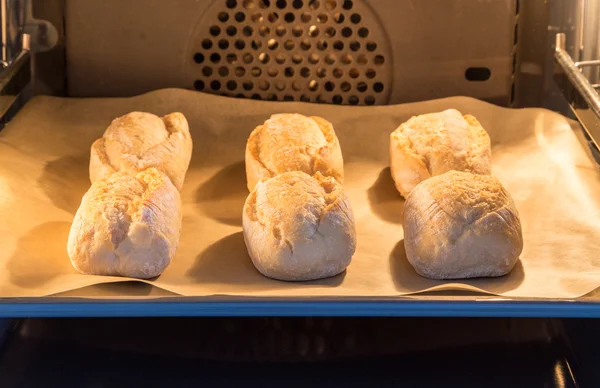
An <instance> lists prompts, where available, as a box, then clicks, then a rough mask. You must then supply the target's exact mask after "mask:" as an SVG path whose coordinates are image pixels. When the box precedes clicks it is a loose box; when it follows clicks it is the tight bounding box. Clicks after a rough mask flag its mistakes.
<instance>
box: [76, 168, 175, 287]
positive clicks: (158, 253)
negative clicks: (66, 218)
mask: <svg viewBox="0 0 600 388" xmlns="http://www.w3.org/2000/svg"><path fill="white" fill-rule="evenodd" d="M180 230H181V204H180V199H179V191H177V189H176V188H175V186H173V184H172V183H171V181H170V180H169V178H167V177H166V176H165V175H163V174H162V173H160V172H159V171H158V170H156V169H154V168H150V169H147V170H145V171H142V172H140V173H137V174H132V173H130V172H127V171H122V172H117V173H115V174H112V175H110V176H109V177H107V178H105V179H102V180H98V181H96V182H94V183H93V184H92V187H91V188H90V189H89V190H88V192H87V193H86V194H85V195H84V196H83V200H82V201H81V206H80V207H79V209H78V210H77V213H76V214H75V219H74V220H73V225H72V226H71V232H70V234H69V242H68V245H67V252H68V254H69V257H70V258H71V263H72V264H73V266H74V267H75V269H76V270H78V271H79V272H81V273H84V274H92V275H114V276H127V277H133V278H141V279H148V278H152V277H155V276H158V275H160V274H161V273H162V272H163V271H164V269H165V268H166V267H167V266H168V265H169V263H170V262H171V259H172V258H173V255H174V254H175V250H176V249H177V244H178V242H179V233H180Z"/></svg>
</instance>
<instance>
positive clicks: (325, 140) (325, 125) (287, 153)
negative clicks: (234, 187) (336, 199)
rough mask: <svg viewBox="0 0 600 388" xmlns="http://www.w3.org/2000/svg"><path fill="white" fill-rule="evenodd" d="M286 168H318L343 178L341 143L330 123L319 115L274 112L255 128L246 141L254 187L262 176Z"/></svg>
mask: <svg viewBox="0 0 600 388" xmlns="http://www.w3.org/2000/svg"><path fill="white" fill-rule="evenodd" d="M287 171H303V172H305V173H307V174H309V175H311V176H312V175H314V174H315V173H316V172H317V171H318V172H320V173H321V174H322V175H324V176H331V177H333V178H335V179H336V180H337V181H338V182H340V183H343V180H344V161H343V159H342V150H341V148H340V143H339V142H338V138H337V136H336V135H335V132H334V130H333V126H332V125H331V123H330V122H329V121H327V120H325V119H322V118H320V117H315V116H313V117H306V116H303V115H300V114H295V113H294V114H290V113H283V114H275V115H272V116H271V118H270V119H269V120H267V121H265V123H264V124H263V125H259V126H258V127H256V128H255V129H254V131H252V134H250V137H249V138H248V143H247V144H246V178H247V181H248V190H250V191H252V190H253V189H254V186H256V183H258V181H260V180H261V179H262V178H271V177H274V176H275V175H277V174H281V173H283V172H287Z"/></svg>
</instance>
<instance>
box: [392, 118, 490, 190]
mask: <svg viewBox="0 0 600 388" xmlns="http://www.w3.org/2000/svg"><path fill="white" fill-rule="evenodd" d="M491 155H492V152H491V145H490V138H489V136H488V134H487V132H486V131H485V129H483V128H482V127H481V124H479V122H478V121H477V119H476V118H475V117H473V116H470V115H465V116H463V115H462V114H461V113H460V112H459V111H457V110H456V109H448V110H445V111H443V112H439V113H429V114H425V115H421V116H416V117H413V118H411V119H410V120H408V121H407V122H405V123H403V124H402V125H400V126H399V127H398V129H396V130H395V131H394V132H393V133H392V134H391V136H390V163H391V170H392V178H393V179H394V182H395V184H396V188H397V189H398V191H399V192H400V194H402V196H403V197H405V198H406V196H407V195H408V194H409V193H410V192H411V190H412V189H413V188H414V187H415V186H416V185H418V184H419V182H421V181H424V180H425V179H428V178H430V177H432V176H436V175H440V174H443V173H445V172H448V171H450V170H456V171H467V172H471V173H474V174H490V173H491V170H492V168H491V157H492V156H491Z"/></svg>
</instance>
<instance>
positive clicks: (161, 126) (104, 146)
mask: <svg viewBox="0 0 600 388" xmlns="http://www.w3.org/2000/svg"><path fill="white" fill-rule="evenodd" d="M191 157H192V138H191V136H190V129H189V127H188V122H187V120H186V119H185V116H184V115H183V114H181V113H171V114H168V115H166V116H164V117H162V118H160V117H158V116H155V115H153V114H151V113H143V112H131V113H128V114H126V115H125V116H122V117H119V118H116V119H114V120H113V122H112V123H111V124H110V125H109V126H108V128H107V129H106V131H105V132H104V136H102V137H101V138H100V139H98V140H96V141H95V142H94V144H92V150H91V156H90V179H91V181H92V183H94V182H96V181H97V180H99V179H103V178H106V177H107V176H109V175H111V174H114V173H115V172H117V171H132V172H140V171H144V170H145V169H147V168H150V167H155V168H156V169H158V170H159V171H161V172H163V173H164V174H166V175H167V176H168V177H169V179H171V182H172V183H173V185H175V187H176V188H177V190H181V186H182V185H183V181H184V179H185V173H186V172H187V169H188V166H189V164H190V159H191Z"/></svg>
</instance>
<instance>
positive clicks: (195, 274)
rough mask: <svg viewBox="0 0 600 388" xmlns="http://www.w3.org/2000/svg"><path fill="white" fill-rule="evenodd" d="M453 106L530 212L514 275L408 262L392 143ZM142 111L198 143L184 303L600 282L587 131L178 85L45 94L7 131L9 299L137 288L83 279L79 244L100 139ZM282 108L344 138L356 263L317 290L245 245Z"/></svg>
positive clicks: (4, 276)
mask: <svg viewBox="0 0 600 388" xmlns="http://www.w3.org/2000/svg"><path fill="white" fill-rule="evenodd" d="M447 108H456V109H458V110H460V111H461V112H463V113H465V114H466V113H470V114H473V115H475V116H476V117H477V118H478V119H479V121H480V122H481V123H482V125H483V126H484V128H485V129H486V130H487V131H488V133H489V134H490V137H491V139H492V143H493V151H492V154H493V173H494V174H495V175H496V176H497V177H498V178H499V179H500V180H501V181H502V183H503V184H504V185H505V187H506V188H507V189H508V190H509V191H510V192H511V194H512V196H513V198H514V200H515V202H516V204H517V208H518V209H519V213H520V215H521V222H522V224H523V235H524V245H525V247H524V250H523V254H522V255H521V260H520V261H519V263H518V264H517V266H516V267H515V269H514V270H513V271H512V272H511V273H510V275H508V276H505V277H501V278H495V279H475V280H464V281H447V282H444V281H434V280H428V279H425V278H422V277H420V276H419V275H417V274H416V273H415V271H414V270H413V269H412V267H411V266H410V265H409V263H408V262H407V260H406V254H405V251H404V245H403V240H402V238H403V235H402V226H401V218H402V208H403V200H402V198H401V197H400V196H399V195H398V194H397V192H396V190H395V189H394V186H393V183H392V179H391V177H390V171H389V167H388V166H389V162H388V147H389V134H390V133H391V132H392V131H393V130H394V129H395V128H396V127H397V126H398V125H399V124H400V123H402V122H403V121H405V120H407V119H409V118H410V117H411V116H413V115H417V114H423V113H429V112H436V111H441V110H444V109H447ZM134 110H138V111H147V112H152V113H155V114H158V115H164V114H167V113H170V112H174V111H180V112H183V113H184V114H185V116H186V117H187V119H188V120H189V122H190V128H191V131H192V137H193V140H194V153H193V157H192V163H191V166H190V170H189V171H188V174H187V178H186V181H185V185H184V187H183V190H182V201H183V231H182V235H181V240H180V244H179V248H178V249H177V254H176V256H175V258H174V260H173V262H172V264H171V266H170V267H169V268H168V269H167V270H166V271H165V272H164V273H163V275H162V276H160V277H159V278H157V279H154V280H150V281H148V282H147V283H150V284H152V285H154V286H156V287H159V288H162V289H164V290H168V291H170V292H172V293H176V294H180V295H184V296H211V295H232V296H281V297H334V298H335V297H340V298H344V297H390V296H398V295H405V294H411V293H418V292H423V291H431V290H462V291H465V290H468V291H480V292H483V293H488V294H496V295H503V296H511V297H542V298H572V297H578V296H581V295H583V294H586V293H588V292H590V291H592V290H594V289H595V288H597V287H599V286H600V214H599V208H600V207H599V203H600V179H599V178H600V177H599V172H598V168H597V166H595V165H594V163H593V161H592V159H591V158H590V156H589V154H588V150H587V148H586V146H585V145H584V144H583V143H582V142H581V141H580V138H579V137H580V136H581V135H580V134H579V129H578V128H571V126H570V122H569V121H568V120H566V119H565V118H564V117H562V116H560V115H558V114H555V113H552V112H550V111H547V110H542V109H522V110H511V109H505V108H499V107H496V106H492V105H489V104H487V103H484V102H481V101H477V100H474V99H470V98H462V97H455V98H446V99H442V100H436V101H428V102H421V103H412V104H405V105H396V106H381V107H348V106H333V105H316V104H305V103H296V102H289V103H288V102H261V101H252V100H240V99H230V98H226V97H218V96H211V95H206V94H201V93H196V92H192V91H184V90H173V89H170V90H161V91H156V92H152V93H149V94H145V95H142V96H138V97H133V98H110V99H108V98H106V99H68V98H57V97H43V96H40V97H35V98H34V99H33V100H32V101H31V102H29V103H28V104H27V105H26V106H25V107H24V108H23V110H22V111H21V112H20V113H19V114H18V115H17V117H16V118H15V119H14V120H13V121H12V122H10V123H9V124H8V126H7V127H6V128H5V129H4V130H3V131H2V132H0V214H1V217H2V220H1V222H0V236H1V237H0V246H1V247H2V250H1V251H0V297H14V296H45V295H51V294H55V293H59V292H65V291H69V290H74V289H77V288H82V287H87V286H90V285H93V284H101V283H111V282H122V281H125V280H130V279H125V278H117V277H100V276H86V275H80V274H78V273H76V272H75V270H74V269H73V268H72V266H71V263H70V261H69V258H68V257H67V251H66V245H67V236H68V233H69V228H70V226H71V222H72V220H73V216H74V214H75V211H76V210H77V208H78V206H79V203H80V201H81V197H82V195H83V194H84V193H85V192H86V190H87V189H88V187H89V185H90V181H89V177H88V162H89V150H90V146H91V144H92V142H93V141H94V140H95V139H96V138H98V137H100V136H102V133H103V132H104V130H105V129H106V127H107V126H108V124H109V123H110V122H111V120H112V119H113V118H115V117H117V116H120V115H123V114H125V113H127V112H130V111H134ZM280 112H290V113H291V112H298V113H303V114H306V115H318V116H322V117H324V118H326V119H327V120H329V121H331V122H332V123H333V125H334V128H335V131H336V133H337V135H338V137H339V139H340V143H341V146H342V152H343V154H344V161H345V167H344V168H345V174H346V179H345V183H344V186H345V189H346V191H347V192H348V195H349V197H350V200H351V203H352V207H353V209H354V215H355V218H356V232H357V240H358V245H357V250H356V254H355V256H354V258H353V260H352V264H351V265H350V267H349V268H348V269H347V271H346V272H345V273H343V274H341V275H339V276H336V277H334V278H330V279H325V280H320V281H313V282H305V283H285V282H281V281H276V280H271V279H268V278H266V277H264V276H262V275H261V274H259V273H258V271H256V270H255V269H254V267H253V265H252V263H251V261H250V259H249V257H248V254H247V252H246V247H245V246H244V240H243V237H242V226H241V225H242V207H243V204H244V200H245V198H246V196H247V195H248V191H247V189H246V181H245V172H244V149H245V144H246V139H247V137H248V135H249V133H250V131H252V129H253V128H254V127H255V126H257V125H259V124H261V123H262V122H264V121H265V120H266V119H267V118H269V116H270V115H271V114H273V113H280ZM122 289H123V290H126V289H127V287H123V288H122ZM124 295H127V293H126V292H125V291H124Z"/></svg>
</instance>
